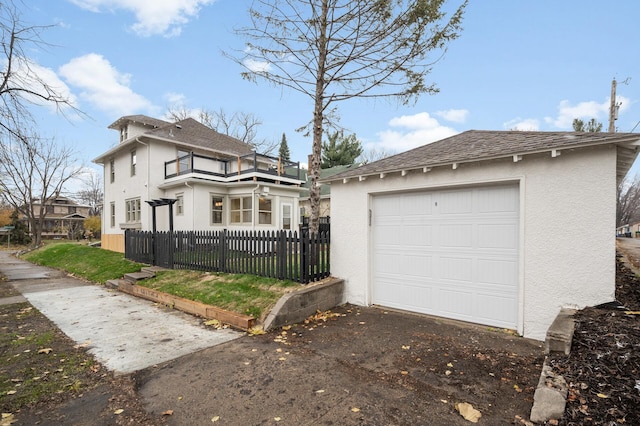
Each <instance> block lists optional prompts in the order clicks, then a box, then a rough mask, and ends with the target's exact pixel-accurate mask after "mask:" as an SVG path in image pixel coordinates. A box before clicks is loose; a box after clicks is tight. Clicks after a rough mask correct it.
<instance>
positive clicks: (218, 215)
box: [211, 195, 224, 225]
mask: <svg viewBox="0 0 640 426" xmlns="http://www.w3.org/2000/svg"><path fill="white" fill-rule="evenodd" d="M223 212H224V198H223V197H220V196H218V195H212V196H211V224H212V225H222V224H223Z"/></svg>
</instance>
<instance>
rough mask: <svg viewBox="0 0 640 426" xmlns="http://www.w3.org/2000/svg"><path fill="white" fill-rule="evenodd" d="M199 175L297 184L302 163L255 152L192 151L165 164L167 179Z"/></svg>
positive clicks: (232, 179) (211, 178)
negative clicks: (223, 156)
mask: <svg viewBox="0 0 640 426" xmlns="http://www.w3.org/2000/svg"><path fill="white" fill-rule="evenodd" d="M185 176H189V177H197V178H200V179H206V180H211V181H218V182H237V181H247V180H254V181H261V182H275V183H282V184H289V185H298V184H300V183H301V182H302V181H301V180H300V163H299V162H293V161H285V160H281V159H279V158H277V157H271V156H268V155H264V154H257V153H252V154H248V155H244V156H241V157H236V158H231V159H220V158H214V157H207V156H204V155H199V154H195V153H189V154H187V155H184V156H182V157H179V158H177V159H175V160H171V161H166V162H165V163H164V178H165V180H167V179H174V178H176V177H185Z"/></svg>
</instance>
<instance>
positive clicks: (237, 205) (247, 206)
mask: <svg viewBox="0 0 640 426" xmlns="http://www.w3.org/2000/svg"><path fill="white" fill-rule="evenodd" d="M251 201H252V198H251V197H241V198H232V199H231V211H230V213H231V223H235V224H250V223H251V216H252V213H253V203H252V202H251Z"/></svg>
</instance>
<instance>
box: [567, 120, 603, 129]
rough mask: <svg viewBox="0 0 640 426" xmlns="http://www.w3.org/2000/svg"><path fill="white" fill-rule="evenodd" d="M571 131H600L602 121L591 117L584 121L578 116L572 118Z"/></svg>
mask: <svg viewBox="0 0 640 426" xmlns="http://www.w3.org/2000/svg"><path fill="white" fill-rule="evenodd" d="M573 131H574V132H601V131H602V123H599V122H597V121H596V119H595V118H592V119H591V120H589V121H588V122H586V123H585V122H584V121H582V120H580V119H579V118H574V119H573Z"/></svg>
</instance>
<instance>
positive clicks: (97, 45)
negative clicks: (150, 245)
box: [23, 0, 640, 173]
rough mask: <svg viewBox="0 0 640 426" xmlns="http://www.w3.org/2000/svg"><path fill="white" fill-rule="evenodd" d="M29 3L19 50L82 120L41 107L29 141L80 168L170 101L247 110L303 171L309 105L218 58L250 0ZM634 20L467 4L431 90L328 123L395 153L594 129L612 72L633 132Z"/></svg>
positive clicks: (622, 4)
mask: <svg viewBox="0 0 640 426" xmlns="http://www.w3.org/2000/svg"><path fill="white" fill-rule="evenodd" d="M27 4H28V6H27V7H25V8H23V20H24V21H25V22H26V23H27V24H30V25H55V27H53V28H51V29H48V30H47V31H45V32H44V34H43V38H44V39H45V40H46V41H47V42H48V43H51V44H52V45H54V46H52V47H50V48H48V49H46V50H37V51H30V52H28V54H29V55H30V56H31V58H32V59H33V60H34V61H35V62H36V63H37V64H38V66H39V67H41V68H40V69H41V70H42V73H43V75H45V76H46V78H47V79H48V80H49V81H50V82H51V84H52V85H54V86H55V87H58V88H59V90H60V91H62V92H65V93H68V94H69V96H71V97H72V99H73V100H74V102H75V104H76V106H77V107H78V108H79V109H80V110H82V111H84V112H85V113H86V114H88V116H89V117H90V118H85V119H75V118H72V119H71V120H69V119H65V118H64V117H62V116H60V115H59V114H56V113H55V112H54V111H52V110H50V109H48V108H40V109H39V110H38V111H37V118H38V120H39V127H40V133H41V135H42V136H48V137H55V138H56V140H57V141H58V142H59V143H64V144H67V145H71V146H73V147H75V148H76V149H77V151H78V152H79V153H80V157H81V159H82V160H84V161H85V163H86V164H87V165H91V163H90V161H91V159H93V158H95V157H97V156H98V155H99V154H101V153H102V152H104V151H106V150H108V149H109V148H111V147H112V146H114V145H115V144H116V143H117V140H118V133H117V132H115V131H113V130H109V129H107V126H108V125H109V124H111V123H113V122H114V121H115V120H116V119H118V118H119V117H121V116H123V115H129V114H145V115H150V116H153V117H156V118H163V116H164V114H165V112H166V111H167V108H168V107H169V106H172V105H176V104H181V105H184V106H185V107H186V108H188V109H194V110H196V109H198V108H205V109H208V110H218V109H220V108H223V109H224V110H225V111H226V112H227V113H234V112H245V113H252V114H254V115H255V116H257V117H258V118H259V119H260V120H261V121H262V122H263V124H262V125H261V126H260V128H259V131H258V136H259V137H261V138H265V139H269V140H275V141H278V142H279V141H280V138H281V135H282V133H283V132H284V133H286V135H287V140H288V143H289V147H290V149H291V154H292V159H293V160H295V161H301V162H303V163H306V161H307V156H308V154H309V153H310V151H311V139H310V137H304V136H303V135H302V134H300V133H296V132H295V129H296V128H298V127H300V126H302V125H304V124H306V123H307V122H308V121H309V120H310V119H311V117H312V105H311V103H310V100H309V99H307V98H305V97H304V96H303V95H301V94H299V93H297V92H294V91H290V90H286V89H281V88H277V87H273V86H270V85H268V84H266V83H259V84H255V83H250V82H247V81H244V80H243V79H242V78H241V77H240V72H241V69H240V67H239V66H238V65H237V64H235V63H234V62H232V61H231V60H229V59H228V58H225V57H224V56H223V55H222V53H221V52H222V50H231V49H241V48H242V46H243V40H242V39H240V38H239V37H238V36H237V35H235V34H234V33H233V29H234V28H236V27H241V26H244V25H246V24H247V22H248V19H247V17H248V15H247V9H248V7H249V5H250V1H248V0H154V1H147V0H29V2H28V3H27ZM638 16H640V2H638V1H637V0H621V1H616V2H611V3H603V2H601V1H596V0H581V1H577V0H562V1H558V0H535V1H533V0H529V1H526V0H502V1H498V0H482V1H477V0H476V1H473V0H472V1H471V3H470V4H469V6H468V9H467V12H466V15H465V18H464V23H463V27H464V30H463V31H462V34H461V37H460V38H459V39H457V40H455V41H453V42H452V43H451V44H450V45H449V51H448V52H447V54H446V55H445V57H444V58H443V59H442V60H441V61H440V62H439V63H437V64H436V65H435V68H434V71H433V72H432V73H431V74H430V77H429V81H430V82H434V83H436V84H437V86H438V87H439V88H440V93H438V94H437V95H433V96H429V95H425V96H423V97H421V98H420V100H419V101H418V102H417V103H416V104H415V105H411V106H408V107H404V106H401V105H398V104H397V103H396V102H395V101H387V100H380V99H379V100H375V101H372V100H369V101H365V100H357V99H356V100H351V101H346V102H342V103H340V104H338V106H339V111H340V115H341V121H340V123H341V125H342V126H344V127H345V128H346V129H347V132H348V133H355V134H356V135H357V136H358V138H359V139H360V140H361V141H362V143H363V145H364V146H365V147H366V148H376V149H381V148H382V149H385V150H387V151H395V152H401V151H404V150H407V149H409V148H413V147H416V146H420V145H423V144H426V143H429V142H432V141H435V140H438V139H442V138H444V137H447V136H450V135H453V134H455V133H459V132H462V131H465V130H469V129H483V130H508V129H519V130H541V131H563V130H571V122H572V120H573V119H574V118H582V119H585V120H588V119H590V118H592V117H593V118H596V119H597V120H599V121H600V122H602V123H603V125H604V128H605V129H606V128H607V126H608V108H609V96H610V90H611V81H612V79H613V78H614V77H615V78H616V79H617V81H618V91H617V94H618V98H617V100H618V102H622V105H621V108H620V113H619V119H618V121H617V122H616V127H617V129H618V131H623V132H628V131H631V130H632V129H635V130H634V131H640V125H638V123H640V103H639V101H640V55H639V53H640V52H639V51H638V50H639V45H640V43H639V42H640V35H639V34H638V32H639V31H640V30H639V29H638V28H639V27H638V25H637V19H638ZM623 82H624V83H623ZM636 126H637V127H636ZM93 167H96V168H98V167H97V166H95V165H93ZM636 168H637V166H635V167H634V170H635V169H636ZM634 173H635V172H634Z"/></svg>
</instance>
